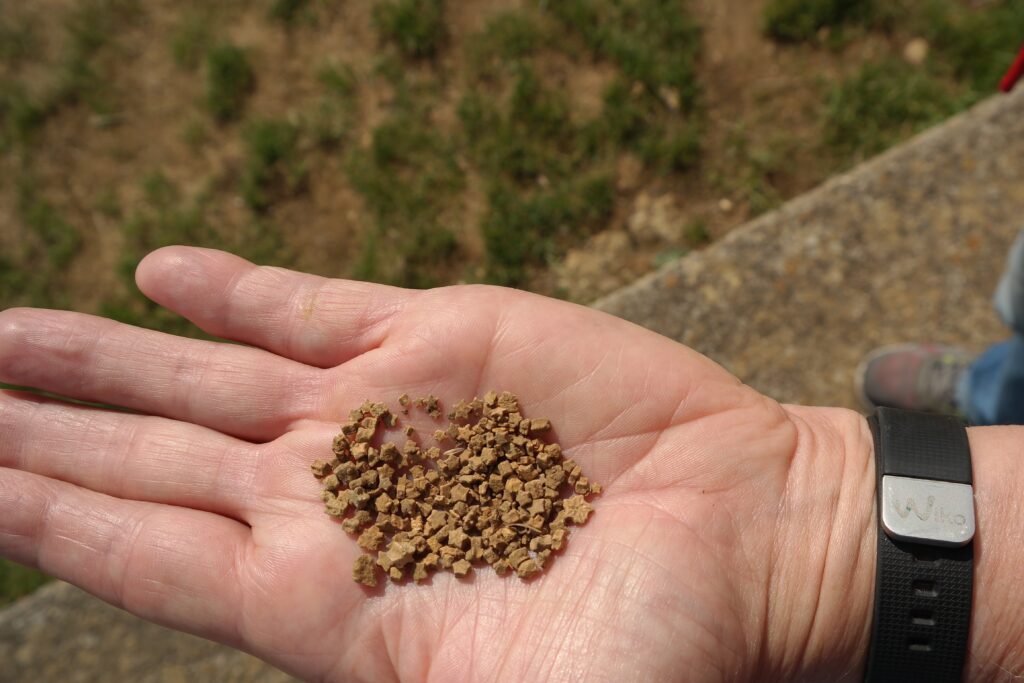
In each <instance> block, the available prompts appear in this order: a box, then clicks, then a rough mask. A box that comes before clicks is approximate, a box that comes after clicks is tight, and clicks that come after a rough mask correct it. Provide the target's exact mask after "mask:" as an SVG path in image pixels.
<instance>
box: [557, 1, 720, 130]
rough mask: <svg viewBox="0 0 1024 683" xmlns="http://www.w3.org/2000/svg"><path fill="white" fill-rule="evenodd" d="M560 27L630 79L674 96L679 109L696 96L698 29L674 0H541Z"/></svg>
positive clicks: (694, 101) (691, 104)
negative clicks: (614, 65) (579, 37)
mask: <svg viewBox="0 0 1024 683" xmlns="http://www.w3.org/2000/svg"><path fill="white" fill-rule="evenodd" d="M543 6H544V7H545V8H546V9H547V10H548V11H549V12H551V13H552V14H553V15H554V16H555V17H556V18H558V20H559V21H560V22H561V23H562V25H563V27H564V28H565V29H566V30H568V31H571V32H575V33H578V34H579V35H580V36H582V37H583V40H584V41H585V42H586V44H587V46H588V47H589V48H590V50H591V51H592V52H593V53H594V55H595V56H597V57H598V58H600V59H607V60H608V61H610V62H612V63H614V64H616V65H617V66H618V67H619V68H620V69H621V70H622V73H623V75H624V76H625V77H626V78H627V79H628V80H630V81H636V82H639V83H642V84H643V85H644V87H646V88H647V89H648V90H649V91H650V92H651V93H652V94H654V95H658V96H660V97H662V98H663V99H664V98H666V97H667V98H670V99H672V100H677V101H678V106H680V107H681V108H682V109H683V110H684V111H689V110H692V109H693V108H694V107H695V106H696V104H697V100H698V95H699V92H700V88H699V86H698V83H697V74H696V65H697V57H698V56H699V54H700V46H701V45H700V44H701V34H700V28H699V27H698V25H697V23H696V22H695V21H694V20H693V19H692V17H691V16H690V14H689V12H687V11H686V8H685V6H684V3H680V2H679V1H678V0H545V2H543Z"/></svg>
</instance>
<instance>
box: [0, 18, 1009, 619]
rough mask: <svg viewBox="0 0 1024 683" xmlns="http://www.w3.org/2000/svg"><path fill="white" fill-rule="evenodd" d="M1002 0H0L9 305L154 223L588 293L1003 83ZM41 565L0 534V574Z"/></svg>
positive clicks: (87, 290)
mask: <svg viewBox="0 0 1024 683" xmlns="http://www.w3.org/2000/svg"><path fill="white" fill-rule="evenodd" d="M1021 27H1024V3H1021V2H1017V1H1015V0H988V1H984V2H981V1H967V0H884V1H883V0H459V1H458V2H455V0H448V1H446V0H256V1H250V2H242V1H241V0H222V1H220V2H217V3H210V2H204V1H201V0H177V1H175V2H170V1H169V0H153V1H151V2H141V0H75V1H72V0H34V1H33V2H17V1H14V0H0V307H3V308H7V307H10V306H20V305H29V306H43V307H60V308H72V309H75V310H81V311H86V312H90V313H98V314H101V315H105V316H109V317H113V318H116V319H118V320H122V321H126V322H130V323H133V324H137V325H142V326H146V327H151V328H155V329H160V330H164V331H168V332H173V333H178V334H189V335H193V336H199V335H200V334H201V333H199V331H198V330H196V329H195V328H193V327H192V326H191V325H189V324H188V323H186V322H184V321H182V320H180V319H179V318H177V317H176V316H174V315H172V314H169V313H168V312H166V311H163V310H161V309H159V308H158V307H156V306H154V305H152V304H151V303H149V302H147V301H146V300H145V299H144V298H142V297H141V295H140V294H139V293H138V291H137V289H136V288H135V285H134V281H133V271H134V268H135V265H136V264H137V263H138V261H139V259H140V258H141V257H142V256H143V255H144V254H145V253H147V252H148V251H150V250H152V249H154V248H157V247H160V246H162V245H167V244H178V243H184V244H195V245H202V246H208V247H216V248H221V249H228V250H231V251H234V252H236V253H239V254H241V255H243V256H245V257H246V258H250V259H253V260H255V261H258V262H260V263H268V264H274V265H282V266H288V267H293V268H299V269H302V270H307V271H311V272H316V273H319V274H323V275H328V276H337V277H354V278H360V279H366V280H373V281H379V282H386V283H392V284H398V285H403V286H409V287H431V286H438V285H445V284H452V283H457V282H490V283H495V284H502V285H509V286H515V287H521V288H526V289H531V290H534V291H539V292H542V293H545V294H548V295H553V296H561V297H565V298H570V299H573V300H578V301H583V302H586V301H589V300H591V299H593V298H596V297H597V296H600V295H602V294H604V293H607V292H608V291H610V290H612V289H614V288H615V287H617V286H619V285H621V284H624V283H625V282H628V281H629V280H631V279H633V278H635V277H637V276H638V275H640V274H642V273H643V272H645V271H646V270H649V269H651V268H653V267H656V266H657V265H659V264H661V263H663V262H665V261H666V260H669V259H671V258H675V257H678V256H680V255H682V254H685V253H686V252H687V251H689V250H691V249H695V248H700V247H701V246H703V245H704V244H706V243H708V242H710V241H713V240H715V239H717V238H719V237H720V236H722V235H723V234H725V233H726V232H728V230H730V229H731V228H733V227H735V226H736V225H738V224H740V223H742V222H744V221H745V220H747V219H749V218H751V217H753V216H756V215H757V214H759V213H762V212H764V211H767V210H770V209H771V208H773V207H775V206H776V205H778V204H779V203H780V202H782V201H784V200H786V199H788V198H790V197H792V196H794V195H796V194H799V193H800V192H803V191H805V190H807V189H809V188H811V187H813V186H814V185H816V184H818V183H820V182H821V181H822V180H824V179H826V178H827V177H829V176H830V175H832V174H834V173H836V172H838V171H841V170H844V169H846V168H848V167H850V166H852V165H853V164H855V163H857V162H858V161H860V160H862V159H864V158H866V157H869V156H871V155H873V154H876V153H878V152H880V151H882V150H884V149H885V148H887V147H888V146H891V145H892V144H894V143H897V142H899V141H901V140H903V139H905V138H907V137H908V136H910V135H912V134H913V133H915V132H917V131H919V130H921V129H923V128H925V127H927V126H929V125H932V124H934V123H936V122H938V121H940V120H942V119H944V118H946V117H948V116H950V115H952V114H954V113H956V112H957V111H960V110H962V109H964V108H965V107H967V106H969V105H971V104H973V103H974V102H976V101H978V100H979V99H981V98H982V97H985V96H987V95H988V94H990V93H991V92H992V91H993V90H994V87H995V84H996V83H997V81H998V78H999V76H1000V74H1001V73H1002V71H1003V70H1004V69H1005V68H1006V67H1007V65H1008V64H1009V63H1010V61H1011V60H1012V58H1013V56H1014V54H1015V53H1016V51H1017V49H1018V47H1019V46H1020V41H1021V39H1022V37H1024V36H1022V34H1021ZM41 580H42V578H41V577H40V575H38V574H37V573H35V572H30V571H29V570H25V569H23V568H20V567H17V566H15V565H13V564H0V602H3V601H5V600H10V599H13V597H16V596H17V595H20V594H23V593H25V592H28V591H30V590H32V589H34V588H35V587H36V586H37V585H38V583H39V581H41Z"/></svg>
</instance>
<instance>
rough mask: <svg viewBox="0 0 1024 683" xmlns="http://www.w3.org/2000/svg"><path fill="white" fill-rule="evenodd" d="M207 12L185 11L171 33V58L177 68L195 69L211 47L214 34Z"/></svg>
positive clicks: (210, 18)
mask: <svg viewBox="0 0 1024 683" xmlns="http://www.w3.org/2000/svg"><path fill="white" fill-rule="evenodd" d="M211 21H212V17H211V16H210V13H209V12H199V11H194V10H192V11H185V12H184V13H183V14H182V16H181V20H180V21H179V22H178V25H177V26H175V28H174V32H173V33H172V34H171V45H170V48H171V58H172V59H173V60H174V63H175V64H177V65H178V68H180V69H184V70H186V71H195V70H196V69H198V68H199V66H200V65H201V64H202V63H203V57H204V56H205V55H206V53H207V52H208V51H209V50H210V48H211V47H213V44H214V35H213V28H212V26H211Z"/></svg>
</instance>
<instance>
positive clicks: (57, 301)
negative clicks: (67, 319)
mask: <svg viewBox="0 0 1024 683" xmlns="http://www.w3.org/2000/svg"><path fill="white" fill-rule="evenodd" d="M17 217H18V219H19V221H20V222H21V224H22V226H23V231H24V235H23V238H22V239H21V240H20V241H19V243H18V245H17V247H16V248H15V250H14V252H13V253H9V254H4V255H2V256H0V291H3V292H5V297H4V299H5V300H4V304H5V305H8V306H39V307H47V308H52V307H61V306H62V304H63V303H64V302H65V300H66V299H67V295H66V293H65V291H64V287H63V284H64V278H63V275H64V273H65V271H66V270H67V269H68V268H69V267H70V266H71V263H72V262H73V261H74V260H75V257H76V256H77V255H78V252H79V250H80V249H81V247H82V237H81V235H80V234H79V232H78V230H77V229H76V228H75V226H74V225H72V224H71V223H70V222H69V221H68V220H67V219H66V218H65V217H64V216H63V214H61V212H60V211H59V210H58V209H57V208H56V207H55V206H54V205H53V204H52V203H51V202H50V201H49V200H48V199H47V198H46V197H45V196H44V195H43V193H42V190H41V189H40V188H39V186H38V184H37V183H36V181H35V179H34V178H32V177H31V176H30V175H26V176H24V177H22V178H20V179H19V180H18V185H17Z"/></svg>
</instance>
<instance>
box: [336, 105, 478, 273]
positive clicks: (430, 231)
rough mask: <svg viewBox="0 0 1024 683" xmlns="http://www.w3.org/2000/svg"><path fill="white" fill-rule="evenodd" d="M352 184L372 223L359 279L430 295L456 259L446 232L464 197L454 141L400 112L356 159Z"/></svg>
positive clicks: (421, 118)
mask: <svg viewBox="0 0 1024 683" xmlns="http://www.w3.org/2000/svg"><path fill="white" fill-rule="evenodd" d="M347 170H348V175H349V179H350V180H351V182H352V184H353V186H354V187H355V188H356V190H357V191H358V192H359V193H360V194H361V195H362V196H363V199H364V201H365V203H366V207H367V209H369V211H370V213H371V215H373V217H374V221H375V225H374V227H373V228H372V229H371V230H369V231H367V234H366V235H365V236H364V242H363V246H362V249H361V252H360V256H359V258H358V261H357V263H356V266H355V275H356V277H359V278H360V279H366V280H381V281H385V282H392V283H394V284H399V285H402V286H406V287H430V286H434V285H436V284H438V282H440V281H441V279H440V277H439V274H440V273H442V272H444V271H445V270H446V267H448V266H450V265H451V261H452V258H453V257H454V256H455V254H456V251H457V243H456V240H455V236H454V234H453V232H452V231H451V230H450V229H449V228H448V227H447V226H446V225H445V224H444V220H443V213H444V209H445V207H446V206H447V204H448V202H449V201H450V200H451V199H452V198H453V197H454V196H455V194H456V193H457V191H458V190H459V189H461V187H462V184H463V176H462V171H461V170H460V169H459V167H458V164H457V163H456V160H455V148H454V146H453V144H452V141H451V140H450V138H448V137H447V136H445V135H444V134H442V133H441V132H440V131H438V130H436V129H435V128H434V127H432V126H430V125H429V124H428V122H427V120H426V116H425V115H423V114H422V113H414V112H411V111H400V112H397V113H396V114H395V115H394V116H392V117H391V118H389V119H388V120H386V121H385V122H384V123H382V124H381V125H380V126H378V127H377V129H376V130H375V131H374V132H373V139H372V141H371V142H370V144H369V145H368V146H366V147H361V148H358V149H356V150H354V151H353V153H352V154H351V155H350V158H349V162H348V164H347Z"/></svg>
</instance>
